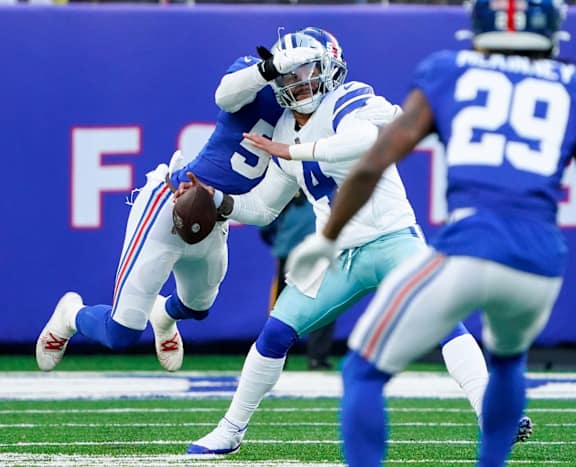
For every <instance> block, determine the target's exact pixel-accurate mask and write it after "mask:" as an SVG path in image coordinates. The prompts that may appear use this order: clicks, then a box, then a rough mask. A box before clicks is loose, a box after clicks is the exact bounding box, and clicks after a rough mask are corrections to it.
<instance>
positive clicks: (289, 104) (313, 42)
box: [271, 32, 348, 114]
mask: <svg viewBox="0 0 576 467" xmlns="http://www.w3.org/2000/svg"><path fill="white" fill-rule="evenodd" d="M291 47H309V48H313V49H321V50H322V53H321V55H320V58H319V59H317V60H314V61H311V62H308V63H304V64H303V65H300V66H299V67H298V68H296V69H295V70H294V71H292V72H291V73H287V74H284V75H280V76H279V77H278V78H276V79H275V80H274V81H272V83H271V84H272V88H273V89H274V93H275V95H276V100H277V101H278V104H280V106H281V107H284V108H288V109H291V110H294V111H296V112H299V113H302V114H311V113H313V112H314V111H315V110H316V109H317V108H318V106H319V105H320V102H322V99H323V98H324V95H325V94H326V93H328V92H330V91H333V90H334V89H336V88H337V87H338V86H340V85H341V84H342V83H343V82H344V79H345V78H346V73H347V71H348V70H347V67H346V63H345V62H344V61H343V60H342V59H339V58H336V57H335V56H334V55H336V54H334V53H331V52H330V50H328V49H327V47H326V46H324V45H323V44H322V43H321V42H320V41H319V40H317V39H316V38H315V37H311V36H310V35H307V34H304V33H302V32H296V33H293V34H287V35H285V36H284V37H283V38H281V39H280V40H279V41H278V42H277V43H276V44H275V45H274V47H273V48H272V51H273V53H276V52H278V51H280V50H282V49H285V48H291Z"/></svg>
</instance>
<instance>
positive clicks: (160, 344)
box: [150, 296, 184, 371]
mask: <svg viewBox="0 0 576 467" xmlns="http://www.w3.org/2000/svg"><path fill="white" fill-rule="evenodd" d="M165 303H166V297H162V296H158V298H157V299H156V301H155V302H154V306H153V307H152V313H151V314H150V324H151V325H152V329H153V331H154V346H155V347H156V356H157V357H158V361H159V362H160V365H162V368H164V369H165V370H167V371H177V370H179V369H180V368H181V367H182V361H183V360H184V344H183V342H182V336H181V335H180V331H178V326H176V320H174V319H172V318H171V317H170V316H168V314H167V313H166V309H165V308H164V304H165Z"/></svg>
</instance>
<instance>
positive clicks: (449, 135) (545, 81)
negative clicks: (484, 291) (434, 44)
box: [414, 51, 576, 276]
mask: <svg viewBox="0 0 576 467" xmlns="http://www.w3.org/2000/svg"><path fill="white" fill-rule="evenodd" d="M575 72H576V67H574V65H571V64H566V63H561V62H558V61H554V60H530V59H529V58H527V57H521V56H506V55H498V54H496V55H483V54H481V53H478V52H474V51H460V52H450V51H443V52H439V53H436V54H433V55H431V56H430V57H428V58H427V59H426V60H424V61H423V62H422V64H421V65H420V66H419V68H418V70H417V73H416V77H415V80H414V87H415V88H418V89H420V90H421V91H422V92H423V93H424V94H425V96H426V98H427V100H428V103H429V105H430V107H431V109H432V111H433V114H434V119H435V123H436V131H437V132H438V136H439V139H440V141H441V142H442V143H443V145H444V147H445V149H446V163H447V191H446V199H447V204H448V210H449V212H451V213H453V212H455V211H456V213H458V214H462V217H463V218H462V220H460V221H457V222H452V223H449V224H448V225H447V226H446V227H445V228H444V229H443V230H442V231H441V232H440V234H439V236H438V238H437V239H436V240H435V241H434V242H433V244H434V246H435V247H436V248H437V249H438V250H440V251H443V252H445V253H446V254H450V255H465V256H476V257H481V258H485V259H489V260H493V261H496V262H499V263H503V264H506V265H508V266H510V267H513V268H516V269H519V270H523V271H526V272H531V273H536V274H542V275H548V276H557V275H561V274H562V272H563V269H564V266H565V261H566V246H565V242H564V238H563V235H562V234H561V232H560V230H559V229H558V227H557V226H556V214H557V203H558V202H559V200H560V199H561V196H562V187H561V178H562V174H563V172H564V169H565V167H566V166H567V164H568V163H569V161H570V157H571V156H572V155H573V154H574V149H575V146H576V106H575V105H574V100H575V99H576V80H575ZM458 210H460V211H458Z"/></svg>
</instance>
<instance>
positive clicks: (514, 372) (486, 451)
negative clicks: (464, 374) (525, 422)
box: [478, 354, 526, 467]
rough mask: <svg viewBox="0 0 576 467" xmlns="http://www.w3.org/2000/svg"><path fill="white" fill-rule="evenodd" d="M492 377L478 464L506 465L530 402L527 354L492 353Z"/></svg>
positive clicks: (485, 402) (487, 394)
mask: <svg viewBox="0 0 576 467" xmlns="http://www.w3.org/2000/svg"><path fill="white" fill-rule="evenodd" d="M488 367H489V369H490V379H489V380H488V386H486V392H485V393H484V401H483V403H482V433H481V443H480V454H479V460H478V466H481V467H502V466H503V465H504V464H505V462H506V459H507V458H508V455H509V454H510V450H511V449H512V443H513V442H514V439H515V436H516V432H517V431H518V421H519V420H520V418H521V417H522V413H523V411H524V407H525V405H526V382H525V379H524V370H525V367H526V355H525V354H521V355H516V356H514V357H496V356H494V355H490V354H488Z"/></svg>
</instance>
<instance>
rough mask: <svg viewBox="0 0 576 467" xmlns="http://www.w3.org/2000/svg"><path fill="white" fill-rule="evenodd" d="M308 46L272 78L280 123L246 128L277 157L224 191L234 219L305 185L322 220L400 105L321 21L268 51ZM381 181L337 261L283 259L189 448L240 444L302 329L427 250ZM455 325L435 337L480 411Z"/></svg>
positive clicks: (201, 452)
mask: <svg viewBox="0 0 576 467" xmlns="http://www.w3.org/2000/svg"><path fill="white" fill-rule="evenodd" d="M305 47H311V48H318V49H320V50H323V53H322V55H321V56H320V57H319V58H318V59H317V60H313V61H311V62H310V63H306V64H303V65H302V66H300V67H298V68H297V69H295V70H294V71H293V72H292V73H288V74H285V75H282V76H280V77H278V78H277V79H276V80H275V81H274V82H273V83H272V85H273V87H274V89H275V92H276V97H277V99H278V101H279V103H280V104H281V105H282V106H283V107H285V108H286V110H285V111H284V113H283V115H282V117H281V118H280V119H279V121H278V123H277V124H276V128H275V130H274V135H273V141H270V140H269V139H268V138H265V137H262V136H261V135H257V134H251V135H247V137H248V138H249V139H250V140H251V141H252V142H253V143H254V145H255V146H256V147H258V148H260V149H265V150H266V151H268V152H269V153H270V154H274V155H275V156H278V159H275V160H274V162H276V163H277V164H276V163H272V164H270V167H269V169H268V172H267V173H266V176H265V177H264V179H263V180H262V182H261V183H260V184H259V185H258V186H257V187H255V188H254V189H253V190H252V191H251V192H250V193H247V194H244V195H240V196H233V197H229V196H223V195H222V194H220V197H222V198H224V199H226V198H230V199H231V201H229V202H230V203H231V204H232V205H233V208H232V211H231V214H230V216H231V217H232V218H234V219H236V220H238V221H240V222H243V223H248V224H257V225H263V224H267V223H269V222H271V221H272V220H273V219H274V217H275V216H277V215H278V213H280V212H281V211H282V209H283V208H284V206H286V204H287V203H289V202H290V200H291V199H292V197H293V196H294V194H295V193H296V192H297V191H298V190H299V189H301V190H302V191H303V192H304V193H305V194H306V197H307V198H308V200H309V201H310V203H311V204H312V206H313V208H314V212H315V214H316V225H317V227H320V228H321V227H322V226H323V225H324V223H325V222H326V220H327V218H328V216H329V215H330V210H331V203H332V196H333V193H334V191H335V190H336V189H337V187H338V186H339V185H340V183H341V182H342V181H343V180H344V177H345V176H346V174H347V173H348V172H349V171H350V168H351V167H353V166H354V164H355V162H356V161H357V160H358V159H359V158H360V157H361V155H362V154H363V153H364V152H365V151H366V150H368V149H369V147H370V146H371V145H372V144H373V143H374V142H375V141H376V137H377V133H378V127H377V126H376V125H375V124H374V122H377V123H379V124H388V123H389V122H390V121H392V120H393V119H394V118H396V116H397V115H398V114H400V113H401V109H400V108H399V107H398V106H396V105H392V104H391V103H389V102H388V101H387V100H386V99H384V98H383V97H380V96H375V95H374V92H373V90H372V88H371V87H370V86H368V85H367V84H365V83H362V82H357V81H352V82H346V83H344V78H345V75H346V71H347V66H346V63H345V62H344V60H343V58H342V51H341V48H340V46H339V44H338V41H337V40H336V39H335V38H334V37H333V36H332V35H330V34H329V33H327V32H325V31H323V30H319V29H317V28H306V29H303V30H301V31H298V32H296V33H291V34H286V35H284V36H282V37H281V38H280V40H279V41H278V42H277V43H276V44H275V46H274V47H273V48H272V51H273V52H274V54H276V53H278V52H279V51H282V50H294V48H305ZM184 189H185V187H181V190H184ZM377 191H378V194H377V196H376V197H375V198H374V199H373V200H372V201H371V203H370V205H369V206H368V207H366V209H364V210H363V211H361V212H359V213H358V215H357V216H356V217H355V218H354V221H353V222H352V225H351V226H350V228H348V229H347V230H346V233H345V234H344V235H343V237H342V238H341V239H340V242H339V244H338V250H339V251H340V255H339V257H338V261H337V262H338V264H337V267H336V268H334V269H331V268H329V267H328V266H329V261H325V262H324V264H320V265H318V267H317V268H315V269H314V271H309V272H310V273H309V274H306V276H305V277H304V276H301V277H298V278H295V277H294V276H293V275H292V274H291V270H290V268H288V270H287V271H288V273H287V275H288V280H289V281H288V282H289V283H288V286H287V287H286V288H284V290H283V291H282V293H281V294H280V297H279V298H278V301H277V302H276V304H275V306H274V309H273V310H272V312H271V314H270V318H269V319H268V321H267V322H266V324H265V326H264V328H263V330H262V331H261V332H260V334H259V336H258V338H257V340H256V342H255V344H254V345H253V346H252V348H251V349H250V351H249V353H248V355H247V357H246V361H245V363H244V367H243V369H242V374H241V376H240V381H239V383H238V388H237V390H236V393H235V394H234V397H233V400H232V403H231V405H230V407H229V408H228V410H227V412H226V414H225V416H224V417H223V418H222V419H221V420H220V422H219V424H218V426H217V427H216V428H215V429H214V430H213V431H212V432H210V433H209V434H207V435H206V436H204V437H203V438H201V439H199V440H197V441H195V442H193V443H192V444H191V445H190V446H189V447H188V453H189V454H191V455H193V456H195V457H198V458H202V457H213V456H218V455H226V454H232V453H234V452H236V451H238V449H239V448H240V445H241V443H242V439H243V437H244V435H245V433H246V429H247V426H248V422H249V420H250V418H251V416H252V414H253V413H254V411H255V410H256V408H257V407H258V405H259V403H260V401H261V400H262V398H263V397H264V396H265V395H266V393H267V392H268V391H270V390H271V389H272V388H273V387H274V385H275V384H276V382H277V381H278V379H279V377H280V375H281V373H282V369H283V366H284V361H285V358H286V355H287V353H288V351H289V350H290V348H291V346H292V345H293V344H294V343H295V342H296V341H297V340H298V339H299V337H301V336H303V335H305V334H308V333H309V332H311V331H314V330H316V329H318V328H320V327H322V326H324V325H326V324H328V323H331V322H333V321H334V320H335V319H336V318H337V317H338V316H339V315H341V314H342V313H343V312H344V311H346V310H347V309H348V308H349V307H350V306H351V305H352V304H353V303H355V302H356V301H358V300H360V298H362V297H363V296H365V295H367V294H368V293H370V292H371V291H373V290H375V289H376V288H377V287H378V285H379V283H380V281H381V280H382V279H383V278H384V277H385V276H386V275H388V274H389V272H390V271H391V270H393V269H394V268H395V267H396V266H398V265H399V264H402V263H403V262H404V261H406V260H408V259H409V258H410V257H412V256H414V255H417V254H418V253H419V252H422V251H426V246H425V242H424V240H423V239H422V237H421V236H420V233H419V228H418V226H417V224H416V219H415V216H414V212H413V210H412V206H411V205H410V203H409V201H408V199H407V198H406V193H405V190H404V186H403V183H402V180H401V179H400V176H399V174H398V172H397V170H396V168H395V167H391V168H390V169H389V170H388V171H387V172H386V174H385V175H384V176H382V177H381V178H380V179H379V181H378V189H377ZM295 279H296V280H295ZM430 305H431V307H432V306H433V305H432V304H430ZM453 328H455V330H454V331H453V332H452V333H451V334H450V335H449V336H448V337H446V338H445V339H444V340H442V338H443V337H444V336H445V335H447V333H445V334H443V335H439V336H438V340H437V342H441V343H442V354H443V356H444V359H445V362H446V365H447V368H448V370H449V371H450V374H451V375H452V376H453V377H454V378H455V379H456V381H457V382H458V384H459V385H460V386H461V387H462V388H463V390H464V392H465V393H466V396H467V397H468V399H469V400H470V403H471V405H472V406H473V407H474V410H475V412H476V414H477V415H478V416H480V410H481V404H482V397H483V393H484V388H485V385H486V382H487V377H488V375H487V369H486V364H485V361H484V357H483V355H482V352H481V350H480V348H479V347H478V344H477V343H476V341H475V340H474V338H473V337H472V336H471V335H470V334H469V333H468V332H467V330H466V329H465V328H464V326H463V325H461V324H460V325H457V323H453ZM519 418H520V417H519ZM520 431H521V435H522V436H524V435H526V433H527V432H526V430H524V429H523V428H522V429H521V430H520ZM528 434H529V433H528Z"/></svg>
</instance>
